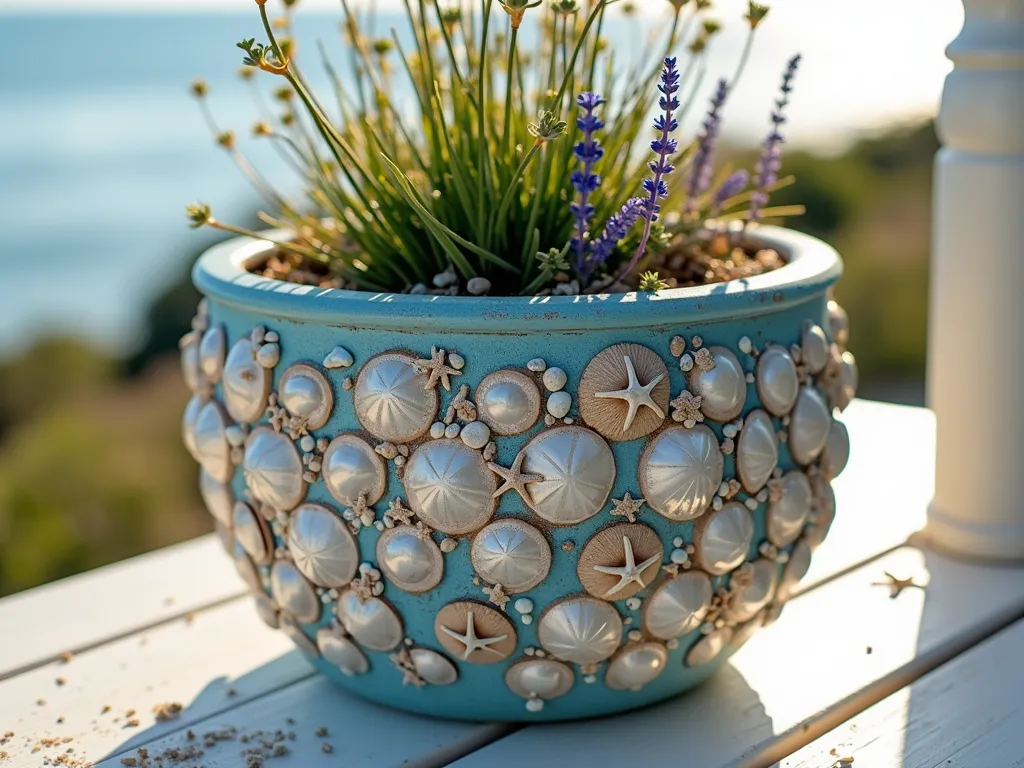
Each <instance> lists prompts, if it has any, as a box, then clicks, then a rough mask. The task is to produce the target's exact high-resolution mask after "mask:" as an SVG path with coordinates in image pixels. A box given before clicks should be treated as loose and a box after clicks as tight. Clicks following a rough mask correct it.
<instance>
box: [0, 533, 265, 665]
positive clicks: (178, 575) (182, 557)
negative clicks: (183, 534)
mask: <svg viewBox="0 0 1024 768" xmlns="http://www.w3.org/2000/svg"><path fill="white" fill-rule="evenodd" d="M244 591H245V589H244V585H243V584H242V582H241V580H240V579H239V578H238V575H237V574H236V573H235V570H234V566H233V565H232V562H231V559H230V558H228V557H226V556H225V555H224V553H223V550H222V549H221V546H220V543H219V542H218V540H217V538H216V537H215V536H214V535H213V534H210V535H208V536H202V537H200V538H198V539H194V540H192V541H188V542H185V543H183V544H178V545H175V546H173V547H167V548H166V549H161V550H159V551H157V552H151V553H149V554H146V555H141V556H139V557H133V558H131V559H130V560H125V561H123V562H120V563H116V564H114V565H109V566H106V567H104V568H99V569H97V570H95V571H90V572H88V573H83V574H79V575H78V576H73V577H71V578H68V579H62V580H60V581H55V582H53V583H52V584H47V585H46V586H43V587H38V588H36V589H30V590H28V591H26V592H21V593H19V594H16V595H12V596H10V597H7V598H4V599H3V600H0V627H2V628H3V631H2V632H0V680H3V679H4V678H5V677H9V676H11V675H15V674H18V673H19V672H22V671H25V670H27V669H31V668H33V667H35V666H38V665H40V664H45V663H47V662H50V661H53V660H55V659H57V658H58V657H59V656H60V654H62V653H66V652H72V653H79V652H81V651H83V650H86V649H88V648H92V647H95V646H97V645H99V644H102V643H104V642H108V641H110V640H112V639H116V638H119V637H124V636H126V635H129V634H131V633H133V632H137V631H139V630H140V629H143V628H145V627H150V626H154V625H156V624H159V623H161V622H165V621H171V620H174V619H176V618H178V617H180V616H183V615H185V614H188V613H190V612H194V611H197V610H200V609H201V608H203V607H205V606H209V605H216V604H218V603H221V602H223V601H225V600H228V599H231V598H233V597H237V596H238V595H241V594H242V593H243V592H244Z"/></svg>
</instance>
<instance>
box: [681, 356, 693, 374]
mask: <svg viewBox="0 0 1024 768" xmlns="http://www.w3.org/2000/svg"><path fill="white" fill-rule="evenodd" d="M692 369H693V358H692V357H690V353H689V352H687V353H686V354H685V355H683V356H682V357H680V358H679V370H681V371H682V372H683V373H686V372H688V371H690V370H692Z"/></svg>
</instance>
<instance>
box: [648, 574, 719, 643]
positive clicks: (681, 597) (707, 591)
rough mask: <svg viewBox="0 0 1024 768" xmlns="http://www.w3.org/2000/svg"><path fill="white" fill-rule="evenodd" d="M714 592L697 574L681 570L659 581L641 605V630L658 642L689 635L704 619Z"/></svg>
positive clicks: (709, 582) (705, 579)
mask: <svg viewBox="0 0 1024 768" xmlns="http://www.w3.org/2000/svg"><path fill="white" fill-rule="evenodd" d="M713 593H714V590H713V589H712V585H711V579H710V578H709V577H708V575H707V574H706V573H703V572H701V571H683V572H682V573H680V574H679V575H678V576H673V577H671V578H668V579H666V580H665V581H663V582H662V583H661V584H660V585H659V586H658V588H657V589H656V590H655V591H654V594H652V595H651V596H650V597H649V598H648V599H647V601H646V602H645V604H644V614H643V622H644V629H645V631H646V632H647V633H648V634H650V635H651V636H652V637H656V638H658V639H660V640H671V639H673V638H676V637H682V636H683V635H685V634H687V633H688V632H692V631H693V630H695V629H696V628H697V627H698V626H700V623H701V622H702V621H703V620H704V616H705V614H707V612H708V609H709V608H710V607H711V596H712V594H713Z"/></svg>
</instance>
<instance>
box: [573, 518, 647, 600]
mask: <svg viewBox="0 0 1024 768" xmlns="http://www.w3.org/2000/svg"><path fill="white" fill-rule="evenodd" d="M627 542H628V545H627ZM627 546H628V547H629V552H628V554H629V555H630V556H631V558H632V564H633V565H634V566H639V565H641V564H643V563H644V562H646V561H648V560H652V559H653V562H651V564H650V565H648V566H647V567H646V568H645V569H644V570H643V571H642V572H641V573H640V574H638V575H637V578H638V579H639V581H633V580H630V581H628V582H626V581H625V579H624V578H621V577H620V576H619V575H617V574H610V573H604V572H602V571H599V570H597V568H599V567H600V568H607V567H611V568H625V567H626V566H627V565H629V563H628V561H627V550H626V547H627ZM664 554H665V548H664V547H663V546H662V543H661V539H660V538H659V536H658V534H657V533H656V532H655V530H654V529H653V528H651V527H649V526H646V525H643V524H642V523H621V524H619V525H612V526H609V527H607V528H603V529H601V530H600V531H598V532H597V533H595V534H594V535H593V536H592V537H591V538H590V540H589V541H588V542H587V543H586V544H584V545H583V550H582V551H581V552H580V557H579V561H578V563H577V566H576V575H577V576H578V577H579V580H580V583H581V584H582V585H583V588H584V589H585V590H587V592H589V593H590V594H591V595H593V596H594V597H598V598H600V599H602V600H624V599H626V598H627V597H631V596H633V595H635V594H636V593H637V592H639V591H640V590H642V589H644V588H645V587H646V586H647V585H648V584H650V583H651V582H652V581H654V579H655V577H657V575H658V572H659V571H660V570H661V562H662V559H663V557H664Z"/></svg>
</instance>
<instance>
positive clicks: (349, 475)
mask: <svg viewBox="0 0 1024 768" xmlns="http://www.w3.org/2000/svg"><path fill="white" fill-rule="evenodd" d="M321 476H322V477H323V481H324V485H326V486H327V492H328V493H330V494H331V496H333V497H334V498H335V499H337V500H338V501H339V502H340V503H341V504H344V505H345V506H346V507H354V506H356V504H357V503H358V502H359V497H360V496H364V497H365V498H364V501H365V502H366V503H367V504H376V503H377V502H378V501H380V498H381V496H383V495H384V490H385V489H386V487H387V472H386V470H385V468H384V460H383V459H382V458H381V457H380V456H378V455H377V453H376V451H374V450H373V448H372V447H371V446H370V444H369V443H367V442H366V441H365V440H363V439H362V438H361V437H357V436H356V435H349V434H345V435H338V436H337V437H336V438H334V439H333V440H332V441H331V443H330V445H328V446H327V450H326V451H324V457H323V469H322V471H321Z"/></svg>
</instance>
